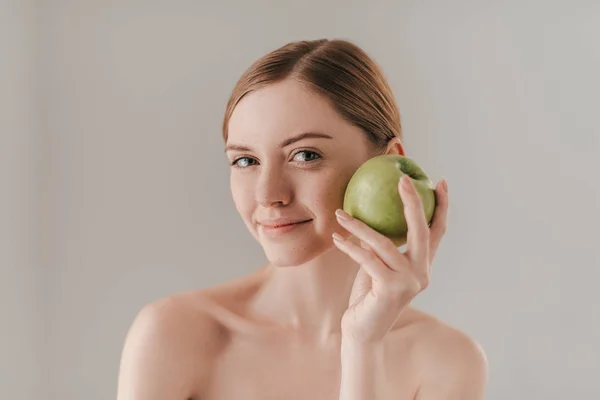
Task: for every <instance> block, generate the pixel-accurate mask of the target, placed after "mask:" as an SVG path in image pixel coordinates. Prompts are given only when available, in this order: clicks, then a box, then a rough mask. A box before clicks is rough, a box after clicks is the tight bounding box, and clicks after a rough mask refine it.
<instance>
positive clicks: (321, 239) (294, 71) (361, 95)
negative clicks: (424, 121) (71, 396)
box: [118, 40, 487, 400]
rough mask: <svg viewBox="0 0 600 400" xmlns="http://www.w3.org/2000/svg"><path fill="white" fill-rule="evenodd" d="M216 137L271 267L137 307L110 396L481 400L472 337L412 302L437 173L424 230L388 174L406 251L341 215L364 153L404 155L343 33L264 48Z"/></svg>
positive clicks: (425, 263)
mask: <svg viewBox="0 0 600 400" xmlns="http://www.w3.org/2000/svg"><path fill="white" fill-rule="evenodd" d="M223 137H224V142H225V149H226V154H227V157H228V159H229V161H230V163H231V174H230V185H231V193H232V196H233V199H234V202H235V205H236V209H237V211H238V213H239V214H240V216H241V218H242V219H243V221H244V222H245V224H246V226H247V228H248V230H249V231H250V233H251V234H252V235H253V236H254V238H255V239H256V240H257V241H258V242H259V243H260V245H261V246H262V248H263V249H264V252H265V254H266V257H267V259H268V263H267V264H266V265H264V266H262V267H260V268H257V270H256V271H255V272H253V273H251V274H249V275H247V276H243V277H240V278H239V279H237V280H235V281H232V282H226V283H224V284H222V285H219V286H217V287H212V288H208V289H203V290H198V291H192V292H185V293H179V294H175V295H173V296H170V297H168V298H164V299H160V300H158V301H156V302H154V303H152V304H149V305H147V306H146V307H144V308H143V309H142V310H141V311H140V313H139V314H138V316H137V318H136V319H135V321H134V323H133V325H132V327H131V329H130V331H129V334H128V336H127V339H126V343H125V347H124V350H123V355H122V362H121V368H120V375H119V391H118V398H119V400H152V399H156V400H159V399H160V400H167V399H173V400H186V399H202V400H211V399H219V400H226V399H235V400H239V399H244V400H252V399H261V400H266V399H302V400H305V399H341V400H350V399H352V400H380V399H386V400H387V399H390V400H391V399H394V400H401V399H420V400H439V399H445V400H454V399H455V400H480V399H483V398H484V391H485V385H486V380H487V362H486V357H485V354H484V353H483V351H482V349H481V348H480V346H479V345H478V344H477V342H475V341H474V340H472V339H471V338H469V337H468V336H467V335H466V334H464V333H462V332H460V331H459V330H457V329H455V328H452V327H451V326H448V325H447V324H445V323H443V322H442V321H440V320H439V319H436V318H435V317H433V316H431V315H428V314H426V313H424V312H423V311H420V310H417V309H416V308H414V307H412V306H411V304H410V303H411V300H412V299H413V298H414V297H415V296H416V295H417V294H418V293H419V292H421V291H422V290H423V289H425V288H426V287H427V284H428V282H429V277H430V274H431V266H432V264H433V258H434V256H435V252H436V249H437V248H438V245H439V244H440V241H441V239H442V237H443V235H444V232H445V231H446V215H447V212H448V190H447V183H446V182H445V181H444V180H442V181H440V182H438V184H437V185H436V188H435V193H436V201H437V207H436V211H435V214H434V217H433V221H432V223H431V225H430V226H428V224H427V222H426V220H425V217H424V211H423V208H422V205H421V201H420V198H419V196H418V195H417V194H416V193H415V192H414V190H413V188H412V183H411V181H410V179H406V180H401V181H400V182H398V190H399V193H400V196H401V197H402V199H403V202H404V203H405V214H406V216H407V221H408V225H409V235H408V240H407V243H406V249H405V251H404V252H401V251H399V249H398V248H397V247H396V246H395V245H394V244H393V243H392V242H391V241H390V240H389V239H387V238H386V237H384V236H382V235H380V234H378V233H377V232H375V231H374V230H372V229H370V228H369V227H368V226H366V225H365V224H363V223H362V222H360V221H358V220H356V219H352V218H350V217H349V216H348V215H347V214H345V213H344V212H343V211H341V210H340V208H341V206H342V202H343V196H344V190H345V188H346V185H347V184H348V181H349V180H350V177H351V176H352V174H353V173H354V172H355V171H356V169H357V168H358V167H359V166H360V165H361V164H362V163H364V162H365V161H366V160H368V159H369V158H371V157H374V156H376V155H380V154H402V155H404V154H405V151H404V148H403V145H402V141H401V139H402V136H401V128H400V116H399V111H398V109H397V106H396V102H395V99H394V96H393V94H392V91H391V89H390V87H389V86H388V84H387V83H386V80H385V78H384V77H383V75H382V72H381V70H380V69H379V68H378V66H377V65H376V64H375V63H374V61H373V60H371V59H370V58H369V56H368V55H367V54H366V53H365V52H364V51H362V50H361V49H360V48H358V47H357V46H356V45H354V44H352V43H350V42H348V41H343V40H316V41H302V42H294V43H289V44H287V45H285V46H283V47H281V48H279V49H277V50H275V51H273V52H271V53H269V54H267V55H266V56H264V57H262V58H261V59H259V60H258V61H256V62H255V63H254V64H253V65H252V66H251V67H250V68H249V69H248V70H247V71H246V72H245V73H244V75H243V76H242V77H241V79H240V80H239V82H238V84H237V86H236V87H235V89H234V90H233V94H232V96H231V99H230V101H229V103H228V105H227V109H226V112H225V119H224V122H223ZM213 267H215V266H213ZM217 267H218V268H226V266H217Z"/></svg>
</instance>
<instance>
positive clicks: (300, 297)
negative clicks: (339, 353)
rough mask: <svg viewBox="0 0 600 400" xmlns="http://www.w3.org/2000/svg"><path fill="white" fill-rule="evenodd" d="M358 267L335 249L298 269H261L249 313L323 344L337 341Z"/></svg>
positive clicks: (277, 267)
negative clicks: (261, 275)
mask: <svg viewBox="0 0 600 400" xmlns="http://www.w3.org/2000/svg"><path fill="white" fill-rule="evenodd" d="M358 268H359V266H358V265H357V264H356V263H355V262H354V261H352V260H351V259H350V258H349V257H347V256H346V255H345V254H343V253H341V252H340V251H339V250H337V248H335V247H334V248H331V249H330V250H328V251H326V252H324V253H322V254H321V255H319V256H318V257H316V258H315V259H313V260H311V261H309V262H307V263H305V264H302V265H298V266H289V267H279V266H275V265H270V264H269V265H267V266H265V267H264V270H263V273H264V275H263V276H264V281H263V283H262V285H261V289H260V290H259V291H258V293H257V294H256V295H255V297H254V299H253V300H252V302H251V304H249V305H248V306H249V307H250V311H251V312H252V313H253V314H255V315H257V316H259V317H260V318H261V319H262V318H266V319H268V320H269V321H270V322H273V323H275V324H276V325H278V326H281V327H282V328H284V329H286V330H287V329H291V330H293V331H296V332H297V333H298V334H300V335H302V336H306V337H308V338H310V339H311V340H316V341H319V342H322V343H325V342H327V341H328V340H330V339H331V338H332V337H339V336H340V331H341V320H342V316H343V314H344V312H345V311H346V309H347V308H348V299H349V298H350V292H351V290H352V285H353V283H354V279H355V277H356V274H357V272H358Z"/></svg>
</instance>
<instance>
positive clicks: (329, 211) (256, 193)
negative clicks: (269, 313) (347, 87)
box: [226, 80, 375, 266]
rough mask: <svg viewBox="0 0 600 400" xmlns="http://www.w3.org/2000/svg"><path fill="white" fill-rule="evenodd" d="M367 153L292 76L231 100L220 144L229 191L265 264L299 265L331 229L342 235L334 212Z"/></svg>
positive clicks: (356, 132)
mask: <svg viewBox="0 0 600 400" xmlns="http://www.w3.org/2000/svg"><path fill="white" fill-rule="evenodd" d="M374 151H375V149H374V146H373V145H371V144H370V142H368V141H367V138H366V135H365V134H364V133H363V132H362V131H361V130H360V129H359V128H358V127H356V126H354V125H351V124H350V123H348V122H346V121H345V120H343V119H342V118H341V117H340V116H339V115H338V114H337V113H336V112H335V111H334V109H333V108H332V107H331V106H330V105H329V104H328V102H327V101H326V100H325V99H324V98H322V97H320V96H318V95H316V94H315V93H313V92H311V91H309V90H307V89H306V88H305V87H304V86H302V84H300V83H298V82H295V81H293V80H285V81H283V82H279V83H276V84H271V85H268V86H266V87H264V88H261V89H260V90H257V91H255V92H251V93H249V94H248V95H246V96H245V97H244V98H243V99H242V100H241V101H240V102H239V103H238V105H237V106H236V108H235V110H234V112H233V114H232V116H231V119H230V121H229V131H228V140H227V144H226V153H227V158H228V159H229V161H230V163H231V164H232V166H231V174H230V184H231V193H232V195H233V200H234V202H235V205H236V208H237V210H238V212H239V213H240V215H241V216H242V219H243V220H244V222H245V224H246V226H247V227H248V229H249V230H250V232H251V233H252V235H253V236H254V237H255V238H256V240H258V242H259V243H260V244H261V246H262V247H263V249H264V251H265V254H266V256H267V258H268V260H269V261H270V262H271V263H273V264H275V265H279V266H288V265H299V264H301V263H304V262H307V261H310V260H311V259H313V258H315V257H316V256H318V255H319V254H321V253H322V252H323V251H325V250H327V249H329V248H330V247H332V246H333V244H332V239H331V234H332V233H333V232H340V233H343V229H342V228H341V227H340V226H339V224H338V223H337V221H336V218H335V210H336V208H341V207H342V204H343V199H344V191H345V189H346V185H347V184H348V181H349V180H350V178H351V177H352V174H353V173H354V172H355V171H356V169H357V168H358V167H359V166H360V165H361V164H362V163H363V162H365V161H366V160H367V159H369V158H370V157H372V156H374V155H375V154H374Z"/></svg>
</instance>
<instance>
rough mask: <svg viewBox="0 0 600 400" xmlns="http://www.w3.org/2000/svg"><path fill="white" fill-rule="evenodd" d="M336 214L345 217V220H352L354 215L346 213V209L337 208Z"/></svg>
mask: <svg viewBox="0 0 600 400" xmlns="http://www.w3.org/2000/svg"><path fill="white" fill-rule="evenodd" d="M335 215H337V216H338V218H340V219H343V220H344V221H352V217H351V216H350V215H348V213H346V212H345V211H344V210H341V209H337V210H335Z"/></svg>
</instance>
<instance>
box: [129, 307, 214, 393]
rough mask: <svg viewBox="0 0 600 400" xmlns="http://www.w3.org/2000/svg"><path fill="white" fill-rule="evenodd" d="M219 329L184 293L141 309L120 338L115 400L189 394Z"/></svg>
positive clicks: (204, 371) (203, 375)
mask: <svg viewBox="0 0 600 400" xmlns="http://www.w3.org/2000/svg"><path fill="white" fill-rule="evenodd" d="M221 343H222V331H221V329H220V328H219V325H218V324H217V323H216V321H215V320H214V319H213V318H211V316H210V313H209V312H203V311H202V307H201V306H197V305H195V304H193V303H191V302H190V299H189V296H188V295H173V296H168V297H165V298H161V299H159V300H156V301H154V302H152V303H149V304H147V305H145V306H144V307H142V308H141V310H140V311H139V312H138V313H137V315H136V316H135V319H134V321H133V323H132V324H131V327H130V328H129V331H128V333H127V337H126V339H125V345H124V347H123V352H122V355H121V364H120V368H119V384H118V396H117V398H118V399H119V400H125V399H127V400H130V399H131V400H134V399H135V400H137V399H184V398H185V399H187V398H194V393H195V392H196V390H197V388H199V387H202V385H203V382H204V380H205V379H207V377H208V374H209V372H210V370H211V367H212V363H213V360H214V356H215V353H217V352H218V350H219V347H220V344H221Z"/></svg>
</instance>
